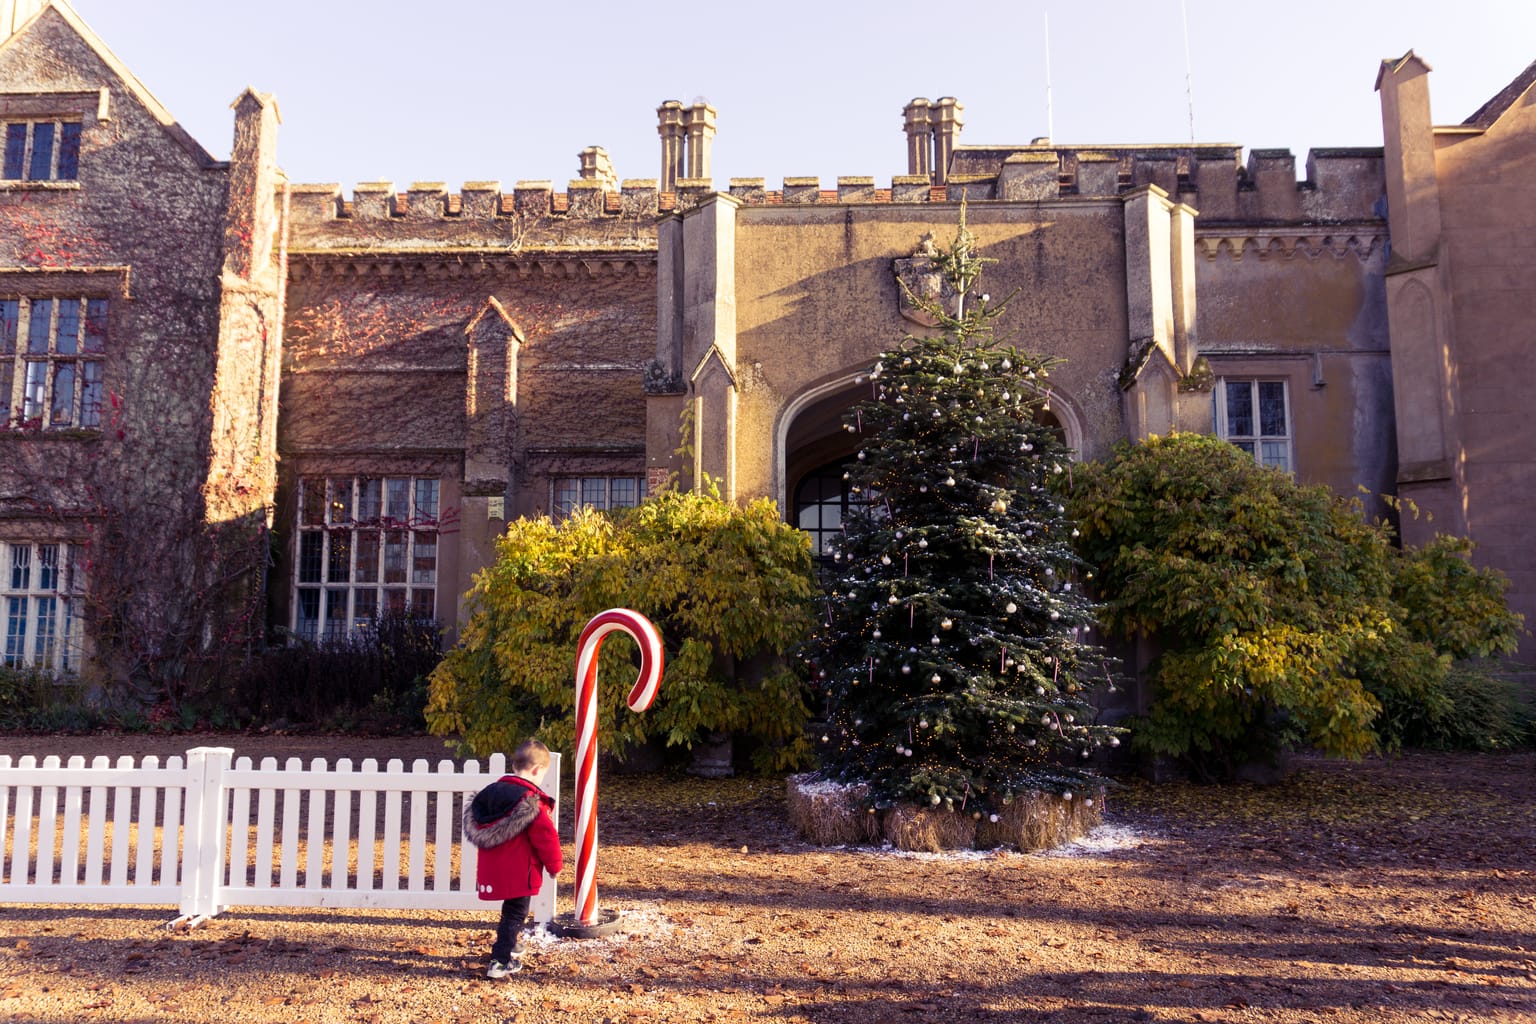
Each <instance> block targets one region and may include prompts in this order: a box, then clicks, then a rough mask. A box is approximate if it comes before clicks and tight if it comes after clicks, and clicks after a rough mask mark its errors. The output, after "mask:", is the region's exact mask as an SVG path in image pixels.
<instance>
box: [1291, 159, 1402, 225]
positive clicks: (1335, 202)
mask: <svg viewBox="0 0 1536 1024" xmlns="http://www.w3.org/2000/svg"><path fill="white" fill-rule="evenodd" d="M1306 184H1308V185H1309V186H1310V188H1309V190H1308V191H1307V192H1306V193H1304V194H1303V195H1302V197H1301V205H1302V211H1303V213H1304V215H1305V216H1306V218H1307V219H1308V220H1317V221H1354V220H1369V219H1373V218H1376V217H1378V216H1380V212H1379V204H1380V201H1381V197H1382V196H1383V195H1385V194H1386V187H1387V184H1386V176H1385V175H1384V173H1383V157H1382V150H1381V149H1380V148H1379V147H1375V148H1372V147H1360V148H1349V149H1340V148H1334V149H1313V150H1310V151H1309V152H1308V153H1307V181H1306Z"/></svg>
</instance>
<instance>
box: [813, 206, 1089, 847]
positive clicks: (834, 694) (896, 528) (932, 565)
mask: <svg viewBox="0 0 1536 1024" xmlns="http://www.w3.org/2000/svg"><path fill="white" fill-rule="evenodd" d="M930 252H931V254H932V261H933V262H932V268H931V270H932V273H933V275H936V276H937V277H938V278H939V279H941V280H942V284H943V287H942V289H934V291H935V292H936V293H937V294H934V295H931V296H924V295H916V294H912V293H910V292H909V294H908V298H909V299H910V300H911V301H912V302H913V303H914V304H915V305H916V306H917V307H918V308H920V309H921V310H922V311H923V312H924V313H925V314H926V316H927V318H928V319H929V320H930V321H931V322H932V323H933V324H934V329H933V331H932V332H931V333H930V334H926V335H910V336H908V337H906V338H905V339H904V340H903V341H902V342H901V343H900V344H899V345H898V346H897V347H895V348H893V349H890V350H888V351H886V352H884V353H882V355H881V356H880V359H879V361H878V362H877V363H876V364H875V366H874V367H873V369H872V371H871V373H870V374H869V383H870V385H871V394H872V397H871V398H870V399H869V400H867V401H865V402H863V403H862V404H860V405H859V406H858V407H857V408H856V409H855V410H854V411H853V412H852V413H851V414H850V415H849V416H848V417H847V419H846V421H845V426H846V428H847V429H848V430H850V431H853V432H856V433H858V434H859V435H860V438H861V444H860V447H859V449H858V452H857V455H856V457H855V458H854V459H852V460H850V463H849V466H848V471H847V477H846V478H847V481H848V485H849V492H850V507H851V508H852V509H853V511H852V514H851V515H850V516H849V518H848V519H847V521H846V522H845V524H844V534H843V536H842V538H841V540H840V542H839V543H838V544H837V545H836V554H835V556H834V558H835V561H834V570H833V576H832V582H831V583H830V585H829V586H830V588H831V593H830V594H829V596H828V601H827V607H826V610H825V616H824V618H823V628H822V629H821V631H820V633H819V635H818V637H817V638H816V639H815V641H814V642H813V644H812V647H811V653H810V659H809V660H810V663H811V666H812V670H813V675H814V676H815V678H816V680H817V682H818V684H819V685H820V686H821V687H822V689H823V691H824V693H825V696H826V707H827V715H828V725H827V729H826V731H825V735H824V736H822V737H821V740H822V742H821V754H822V763H823V765H824V766H825V767H824V771H825V773H826V774H827V775H828V776H830V777H832V778H834V779H837V780H840V781H843V782H846V783H862V784H866V785H867V786H868V791H869V794H870V796H869V799H870V800H871V801H872V802H873V806H874V807H875V808H887V807H892V806H896V805H902V804H906V805H910V804H916V805H919V806H922V807H932V808H941V809H949V810H954V811H959V812H963V813H964V814H966V815H969V816H971V817H973V818H976V819H978V820H982V819H991V820H994V821H995V820H996V815H998V814H999V813H1006V812H1005V811H1004V808H1005V807H1007V806H1008V805H1009V804H1011V803H1013V802H1014V800H1015V799H1016V798H1019V797H1025V796H1032V797H1035V798H1037V799H1038V797H1039V796H1040V795H1042V794H1044V795H1049V796H1051V797H1052V798H1054V799H1061V800H1074V799H1076V800H1079V801H1084V802H1087V801H1091V800H1092V799H1093V797H1094V796H1095V795H1096V794H1097V793H1098V791H1099V790H1100V789H1101V787H1102V783H1101V780H1100V779H1099V777H1098V776H1097V775H1096V774H1095V772H1094V770H1093V757H1094V753H1095V750H1096V748H1099V747H1101V746H1103V745H1114V744H1117V743H1118V740H1117V738H1116V737H1115V730H1113V729H1110V728H1107V727H1105V726H1101V725H1096V724H1094V722H1095V718H1096V710H1095V708H1094V707H1093V706H1092V705H1091V704H1090V703H1089V700H1088V696H1089V690H1090V688H1091V687H1092V685H1094V683H1095V682H1102V681H1104V680H1105V679H1106V678H1107V676H1108V673H1107V670H1106V669H1105V667H1104V659H1103V656H1102V655H1101V653H1100V651H1099V650H1098V648H1096V647H1095V646H1094V645H1093V644H1092V643H1091V641H1090V639H1089V630H1090V628H1091V625H1092V622H1093V615H1094V608H1093V605H1092V603H1091V602H1090V601H1089V599H1088V598H1087V596H1086V595H1085V594H1084V592H1083V588H1082V583H1083V581H1084V580H1085V579H1087V578H1089V577H1091V572H1090V571H1089V569H1088V567H1087V566H1085V565H1084V564H1083V563H1082V562H1081V561H1080V560H1079V559H1078V557H1077V556H1076V555H1075V554H1074V553H1073V548H1072V538H1073V536H1074V535H1075V534H1076V531H1075V530H1074V529H1073V526H1072V523H1071V522H1069V521H1068V519H1067V516H1066V511H1065V507H1064V506H1065V502H1064V501H1063V499H1062V498H1061V496H1060V495H1059V493H1058V492H1059V490H1060V489H1061V488H1063V487H1064V486H1065V485H1066V483H1067V481H1068V473H1069V472H1070V469H1069V465H1070V461H1069V460H1070V453H1069V451H1068V449H1067V448H1066V447H1065V444H1064V443H1063V442H1062V441H1061V440H1060V439H1059V438H1058V436H1057V435H1056V433H1055V432H1054V431H1053V429H1051V427H1050V426H1048V425H1046V424H1044V423H1042V422H1041V420H1042V417H1041V416H1040V415H1039V413H1040V411H1041V410H1046V409H1048V408H1049V402H1050V380H1049V370H1050V366H1051V362H1050V361H1049V360H1047V359H1044V358H1042V357H1040V356H1038V355H1032V354H1029V353H1027V352H1021V351H1019V350H1017V349H1016V348H1014V347H1012V346H1010V345H1004V344H1001V343H999V342H998V341H997V340H996V339H994V337H993V333H992V324H993V322H994V321H995V320H996V318H997V317H998V315H999V314H1000V313H1001V312H1002V310H1003V305H1004V304H1003V303H997V304H993V303H991V301H990V299H989V297H988V296H987V295H982V294H979V293H978V291H979V290H978V288H977V283H978V279H979V277H980V274H981V270H982V265H983V263H984V262H985V261H984V260H983V259H982V258H981V257H980V256H979V255H978V254H977V253H976V251H975V243H974V240H973V238H972V236H971V234H970V232H969V231H968V230H967V229H966V227H965V222H964V218H963V217H962V220H961V224H960V230H959V233H958V235H957V236H956V238H955V240H954V242H953V243H952V244H951V245H950V246H949V247H948V248H947V249H942V250H933V249H932V248H931V247H930Z"/></svg>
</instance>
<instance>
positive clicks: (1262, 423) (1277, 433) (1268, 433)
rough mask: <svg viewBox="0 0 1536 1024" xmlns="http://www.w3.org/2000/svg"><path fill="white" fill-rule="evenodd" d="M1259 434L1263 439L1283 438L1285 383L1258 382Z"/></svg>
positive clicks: (1273, 381)
mask: <svg viewBox="0 0 1536 1024" xmlns="http://www.w3.org/2000/svg"><path fill="white" fill-rule="evenodd" d="M1259 433H1261V434H1263V435H1264V436H1265V437H1284V436H1285V435H1286V433H1287V431H1286V429H1285V382H1284V381H1279V380H1261V381H1259Z"/></svg>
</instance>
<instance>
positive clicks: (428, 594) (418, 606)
mask: <svg viewBox="0 0 1536 1024" xmlns="http://www.w3.org/2000/svg"><path fill="white" fill-rule="evenodd" d="M436 603H437V594H436V593H435V592H434V591H431V590H413V591H411V618H413V619H435V618H437V611H436Z"/></svg>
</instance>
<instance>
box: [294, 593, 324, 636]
mask: <svg viewBox="0 0 1536 1024" xmlns="http://www.w3.org/2000/svg"><path fill="white" fill-rule="evenodd" d="M294 629H295V631H296V632H297V633H298V634H299V636H301V637H303V638H304V639H305V640H314V639H317V638H318V637H319V634H320V591H318V590H301V591H299V601H298V609H297V615H296V616H295V621H294Z"/></svg>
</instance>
